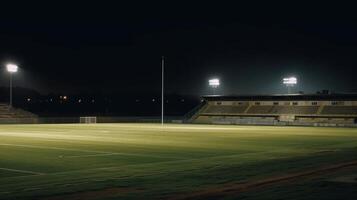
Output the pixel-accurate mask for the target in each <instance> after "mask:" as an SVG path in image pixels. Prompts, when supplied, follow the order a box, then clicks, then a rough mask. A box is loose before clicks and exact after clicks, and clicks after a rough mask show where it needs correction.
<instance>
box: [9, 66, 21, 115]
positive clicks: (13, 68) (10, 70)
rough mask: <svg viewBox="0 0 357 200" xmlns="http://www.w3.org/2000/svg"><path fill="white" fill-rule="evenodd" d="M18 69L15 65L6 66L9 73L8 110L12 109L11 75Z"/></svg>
mask: <svg viewBox="0 0 357 200" xmlns="http://www.w3.org/2000/svg"><path fill="white" fill-rule="evenodd" d="M18 68H19V67H18V66H17V65H15V64H10V63H9V64H7V65H6V70H7V71H8V72H9V73H10V101H9V105H10V108H12V74H14V73H16V72H17V70H18Z"/></svg>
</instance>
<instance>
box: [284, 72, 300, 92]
mask: <svg viewBox="0 0 357 200" xmlns="http://www.w3.org/2000/svg"><path fill="white" fill-rule="evenodd" d="M283 84H284V85H285V86H286V87H287V88H288V94H290V90H291V88H292V87H294V86H295V85H296V84H297V78H296V77H294V76H292V77H287V78H283Z"/></svg>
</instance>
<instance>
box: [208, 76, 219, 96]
mask: <svg viewBox="0 0 357 200" xmlns="http://www.w3.org/2000/svg"><path fill="white" fill-rule="evenodd" d="M208 85H209V86H210V87H211V88H212V89H213V95H215V90H216V88H218V86H219V85H220V83H219V79H218V78H214V79H210V80H208Z"/></svg>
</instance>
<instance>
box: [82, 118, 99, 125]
mask: <svg viewBox="0 0 357 200" xmlns="http://www.w3.org/2000/svg"><path fill="white" fill-rule="evenodd" d="M79 123H81V124H95V123H97V117H79Z"/></svg>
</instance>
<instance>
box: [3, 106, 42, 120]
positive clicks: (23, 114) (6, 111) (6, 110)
mask: <svg viewBox="0 0 357 200" xmlns="http://www.w3.org/2000/svg"><path fill="white" fill-rule="evenodd" d="M34 117H37V116H36V115H34V114H33V113H30V112H27V111H25V110H22V109H18V108H10V107H9V105H7V104H4V103H0V119H14V118H34Z"/></svg>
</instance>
